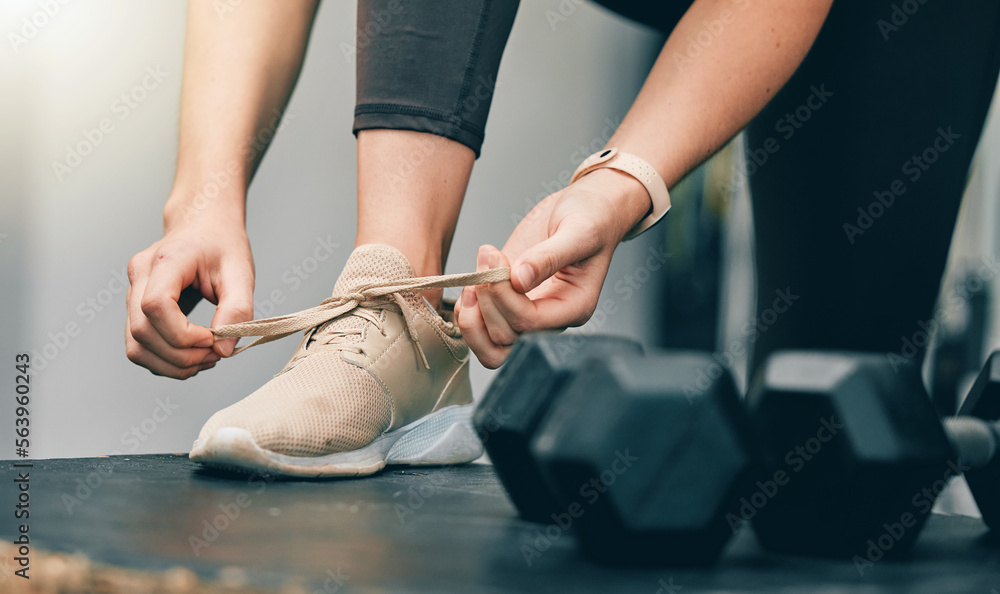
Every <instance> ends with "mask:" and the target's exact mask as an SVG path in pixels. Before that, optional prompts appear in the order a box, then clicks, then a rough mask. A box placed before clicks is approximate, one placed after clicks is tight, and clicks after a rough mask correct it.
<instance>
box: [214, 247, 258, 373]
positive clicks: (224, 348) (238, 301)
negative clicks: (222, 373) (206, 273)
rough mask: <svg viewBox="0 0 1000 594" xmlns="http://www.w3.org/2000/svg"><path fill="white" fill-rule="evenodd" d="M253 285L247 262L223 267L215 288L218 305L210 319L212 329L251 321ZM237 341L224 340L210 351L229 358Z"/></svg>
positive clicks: (252, 276) (250, 267) (251, 269)
mask: <svg viewBox="0 0 1000 594" xmlns="http://www.w3.org/2000/svg"><path fill="white" fill-rule="evenodd" d="M253 283H254V275H253V267H252V266H251V265H250V264H249V263H248V262H240V263H234V264H228V265H226V264H224V265H223V267H222V270H221V274H220V283H219V285H218V286H216V287H215V294H216V295H218V296H219V305H218V307H216V309H215V316H214V317H213V318H212V328H218V327H219V326H225V325H226V324H237V323H239V322H248V321H250V320H252V319H253ZM238 340H239V339H238V338H224V339H222V340H219V341H218V342H216V343H215V345H214V346H213V347H212V349H213V350H214V351H215V353H217V354H218V355H220V356H222V357H229V356H230V355H232V354H233V350H234V349H235V348H236V342H237V341H238Z"/></svg>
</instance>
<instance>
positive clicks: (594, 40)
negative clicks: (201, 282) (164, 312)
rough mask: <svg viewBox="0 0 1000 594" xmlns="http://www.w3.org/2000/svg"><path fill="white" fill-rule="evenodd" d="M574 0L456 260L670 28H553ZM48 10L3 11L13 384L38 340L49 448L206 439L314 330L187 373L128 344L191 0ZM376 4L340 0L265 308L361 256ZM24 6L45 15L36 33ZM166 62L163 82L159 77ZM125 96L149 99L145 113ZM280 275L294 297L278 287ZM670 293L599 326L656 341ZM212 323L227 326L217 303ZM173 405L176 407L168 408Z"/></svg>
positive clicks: (508, 114) (509, 122)
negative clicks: (164, 373) (89, 143)
mask: <svg viewBox="0 0 1000 594" xmlns="http://www.w3.org/2000/svg"><path fill="white" fill-rule="evenodd" d="M559 5H560V3H559V2H558V0H525V1H524V2H522V6H521V11H520V14H519V15H518V19H517V22H516V24H515V27H514V31H513V34H512V36H511V41H510V44H509V46H508V51H507V53H506V56H505V58H504V62H503V66H502V70H501V73H500V77H499V85H498V90H497V98H496V100H495V103H494V108H493V115H492V118H491V121H490V125H489V129H488V134H487V141H486V144H485V147H484V150H483V157H482V158H481V159H480V161H479V162H478V163H477V165H476V169H475V172H474V174H473V179H472V182H471V186H470V188H469V194H468V200H467V203H466V207H465V209H464V211H463V213H462V218H461V222H460V228H459V231H458V233H457V235H456V238H455V243H454V246H453V249H452V255H451V260H450V262H449V267H448V272H461V271H467V270H472V269H473V267H474V262H475V253H476V248H477V247H478V245H479V244H480V243H483V242H492V243H495V244H502V243H503V242H504V241H505V239H506V237H507V235H508V234H509V232H510V231H511V230H512V229H513V226H514V223H513V221H514V220H516V219H517V218H518V217H519V216H522V215H523V214H524V213H525V212H526V208H527V205H528V204H530V203H531V202H533V201H534V200H537V199H538V197H539V195H540V194H543V193H545V188H546V187H553V188H554V187H555V185H556V184H555V182H554V180H557V179H558V178H559V176H560V175H561V174H565V173H568V172H571V171H572V170H573V169H574V168H575V167H576V165H577V164H578V163H579V161H580V160H582V159H583V157H584V156H586V155H587V154H589V152H591V151H592V150H596V148H599V145H601V144H603V141H604V139H605V138H606V134H608V133H609V129H608V125H607V123H606V122H607V121H609V120H610V121H613V122H615V123H616V122H617V121H618V119H619V118H621V117H622V116H623V115H624V113H625V111H626V109H627V106H628V104H629V103H630V101H631V99H632V98H633V97H634V95H635V93H636V92H637V89H638V87H639V85H640V83H641V79H642V75H643V74H644V70H645V68H646V66H647V65H648V64H649V59H650V55H651V52H652V51H653V50H654V49H655V46H656V37H655V36H654V35H653V34H651V33H650V32H648V31H645V30H642V29H640V28H637V27H635V26H633V25H630V24H627V23H625V22H623V21H621V20H619V19H617V18H616V17H613V16H611V15H609V14H608V13H606V12H604V11H603V10H600V9H596V8H592V7H591V6H589V5H583V6H581V7H579V8H575V9H574V10H573V11H572V12H571V13H569V14H567V15H566V19H565V20H564V21H560V22H558V23H556V24H555V25H554V26H553V25H552V24H550V22H549V20H548V18H547V15H546V12H547V11H553V12H556V13H557V12H559V10H560V6H559ZM570 5H571V3H565V2H564V3H563V10H564V11H565V10H566V8H567V6H570ZM574 6H575V5H574ZM237 9H238V8H237ZM40 10H41V9H40V8H39V4H38V3H36V2H30V1H27V0H25V1H18V2H4V3H3V5H2V6H0V32H2V33H3V40H0V42H5V41H6V42H7V43H6V44H5V45H2V46H0V60H2V61H0V80H2V81H3V83H2V84H3V92H2V93H0V114H2V115H0V118H2V122H0V124H2V128H0V129H2V131H3V132H2V134H3V136H2V137H0V175H2V178H0V278H2V283H0V287H2V288H0V311H2V319H0V369H2V370H3V371H2V372H0V382H2V383H0V386H2V391H3V393H5V394H7V393H10V391H11V386H12V385H13V381H14V380H13V364H14V355H15V353H18V352H25V351H27V352H34V353H36V355H35V357H34V359H35V365H34V369H33V372H32V373H33V375H32V384H31V385H32V397H33V400H32V406H31V414H32V417H31V420H32V426H31V428H32V444H31V445H32V449H31V453H32V456H33V457H37V458H42V457H68V456H92V455H105V454H109V453H112V452H121V453H152V452H182V451H187V449H188V448H189V446H190V444H191V442H192V440H193V439H194V437H195V436H196V435H197V432H198V429H199V428H200V427H201V425H202V423H203V422H204V421H205V420H206V419H207V418H208V417H209V415H211V414H212V413H213V412H215V411H216V410H218V409H219V408H222V407H224V406H226V405H228V404H230V403H231V402H234V401H236V400H238V399H239V398H242V397H243V396H245V395H246V394H249V393H250V392H252V391H253V390H254V389H256V388H257V387H258V386H259V385H261V384H262V383H264V382H265V381H267V379H268V378H270V377H271V375H272V374H273V373H275V372H276V371H277V370H278V369H279V368H280V367H281V366H282V365H283V364H284V362H285V360H286V359H287V357H288V356H289V354H290V352H291V350H292V349H293V348H294V346H295V345H294V342H295V341H294V340H293V339H291V338H289V339H286V340H285V341H282V342H279V343H275V344H271V345H267V346H263V347H260V348H258V349H254V350H252V351H249V352H247V353H245V354H243V355H241V356H239V357H237V358H235V359H232V360H228V361H223V362H221V363H220V364H219V365H218V366H217V367H216V368H215V369H213V370H211V371H210V372H207V373H202V374H200V375H199V376H198V377H196V378H193V379H191V380H189V381H186V382H178V381H175V380H169V379H165V378H159V377H155V376H153V375H151V374H150V373H148V372H147V371H145V370H144V369H141V368H139V367H137V366H135V365H133V364H131V363H129V362H128V360H127V359H126V358H125V355H124V348H123V345H124V342H123V332H124V322H125V315H124V302H125V290H124V289H125V286H124V284H123V281H122V279H123V272H124V268H125V265H126V262H127V261H128V259H129V257H131V255H132V254H134V253H135V252H137V251H139V250H141V249H143V248H145V247H146V246H148V245H149V244H150V243H152V242H153V241H155V240H156V239H158V238H159V237H160V235H161V219H160V213H161V208H162V205H163V202H164V200H165V198H166V196H167V193H168V191H169V190H170V185H171V180H172V175H173V167H174V161H175V151H176V127H177V111H178V99H179V89H180V80H181V58H182V43H183V35H184V4H183V3H182V2H179V1H177V0H157V1H145V2H128V1H126V0H90V1H88V2H86V3H84V2H69V3H67V4H66V5H65V6H61V8H60V10H59V12H58V13H56V14H54V15H51V16H46V15H43V16H41V17H40V16H38V14H39V12H40ZM355 10H356V8H355V3H354V2H334V1H328V2H326V3H324V5H323V6H322V8H321V10H320V13H319V18H318V22H317V24H316V29H315V31H314V35H313V38H312V41H311V45H310V48H309V55H308V58H307V61H306V66H305V70H304V72H303V74H302V77H301V80H300V82H299V86H298V89H297V90H296V92H295V95H294V97H293V99H292V102H291V105H290V106H289V108H288V115H287V118H286V123H285V125H284V127H283V129H282V130H281V132H280V134H278V136H277V139H276V140H275V142H274V145H273V146H272V148H271V151H270V152H269V154H268V155H267V157H266V158H265V160H264V163H263V165H262V167H261V169H260V172H259V174H258V176H257V179H256V180H255V182H254V185H253V187H252V190H251V192H250V194H251V195H250V198H249V200H250V214H249V220H248V225H249V232H250V236H251V241H252V244H253V249H254V254H255V256H256V264H257V290H256V301H257V303H256V304H257V307H258V309H259V311H260V313H259V315H267V314H268V313H270V314H273V315H276V314H279V313H288V312H292V311H297V310H299V309H302V308H306V307H311V306H313V305H316V304H318V303H319V301H320V300H322V299H324V298H325V297H327V296H329V293H330V291H331V289H332V287H333V283H334V280H335V279H336V277H337V275H338V274H339V272H340V268H341V266H342V264H343V262H344V260H346V258H347V256H348V254H349V253H350V249H351V245H352V243H353V240H354V219H355V206H354V193H355V184H356V177H355V165H356V161H355V145H354V138H353V136H352V135H351V133H350V128H351V121H352V110H353V102H354V62H353V60H352V59H349V58H346V57H345V55H344V52H343V45H344V44H352V43H353V40H354V18H355ZM24 19H28V20H29V21H30V20H32V19H34V20H35V21H36V22H39V23H43V24H42V25H41V26H40V27H36V28H34V29H32V27H31V26H28V27H27V29H25V24H24V23H25V21H24ZM22 30H23V31H22ZM9 32H14V33H16V34H19V35H20V34H22V33H23V32H26V34H24V35H23V37H24V41H25V43H23V44H21V43H19V42H18V43H17V44H12V43H9V41H10V40H9V38H8V33H9ZM150 68H151V69H153V70H154V71H156V70H158V71H159V72H160V73H161V75H160V76H161V77H162V80H161V81H160V82H159V83H157V85H156V87H155V88H153V89H152V90H148V91H145V90H137V88H138V87H137V85H141V83H142V81H143V78H144V76H146V73H147V69H150ZM152 81H153V79H152V78H149V79H147V83H152ZM149 86H150V87H152V86H153V85H152V84H149ZM123 93H125V94H133V95H134V97H135V101H134V103H133V107H128V108H127V110H126V109H125V107H126V106H127V104H126V103H123V102H122V101H121V99H120V96H121V95H122V94H123ZM105 119H108V120H109V121H108V122H105V127H106V128H107V129H109V130H110V132H106V133H104V134H103V138H102V139H101V140H100V141H99V142H97V141H96V138H97V137H96V134H95V133H92V132H91V133H85V132H84V130H92V129H95V128H98V129H99V128H100V125H101V122H102V120H105ZM87 134H90V136H91V137H92V138H94V139H95V144H96V146H95V147H94V150H93V151H92V152H91V153H90V154H88V155H85V156H83V157H82V158H81V160H80V162H79V164H76V163H75V161H72V162H70V165H71V166H72V167H71V170H70V171H66V170H62V171H60V172H58V173H57V171H55V169H54V163H58V162H63V163H65V161H66V158H67V157H66V148H65V147H66V146H67V145H72V146H76V145H77V144H78V143H80V142H81V141H85V140H86V137H87ZM328 238H329V240H330V241H332V242H334V243H335V244H336V245H337V247H336V248H334V249H333V251H332V254H331V257H330V258H329V259H328V260H326V261H325V262H322V263H319V265H318V266H317V267H316V269H315V272H313V273H312V274H311V275H310V276H309V278H308V280H307V281H306V282H304V283H302V285H301V286H300V287H294V286H293V285H291V284H289V283H287V282H285V281H284V280H283V276H284V275H285V273H286V272H287V271H289V270H291V268H292V267H293V266H295V265H299V266H303V265H305V266H306V267H307V268H308V267H311V265H312V263H311V262H308V261H307V259H308V258H309V257H310V256H311V254H313V252H314V250H315V248H316V246H317V244H318V242H320V241H324V240H327V239H328ZM655 239H656V238H655V237H653V236H652V235H651V234H650V236H649V237H644V238H643V240H640V241H636V242H632V243H630V244H626V245H625V246H623V247H622V248H621V249H620V250H619V256H618V258H617V261H616V263H615V266H614V268H613V269H612V271H611V275H610V276H609V284H608V285H607V290H608V292H611V291H612V290H613V289H612V287H613V286H614V284H615V282H616V281H617V280H620V279H622V278H624V277H625V276H626V275H628V274H631V273H632V272H634V271H635V270H636V269H637V267H638V266H641V262H642V261H643V260H644V259H645V256H644V254H645V252H646V250H647V249H648V248H649V247H650V245H651V242H654V241H655ZM274 291H279V292H280V294H281V297H282V298H283V299H284V302H283V303H281V304H270V303H269V298H270V296H271V294H272V293H273V292H274ZM653 293H654V292H653V291H650V290H646V291H640V292H638V293H637V294H636V296H635V297H633V298H632V299H630V300H629V301H628V302H622V299H621V298H620V296H619V298H618V299H617V302H616V305H618V306H620V307H616V308H614V311H613V312H612V313H610V314H609V315H607V316H606V317H604V316H602V317H600V318H599V319H595V320H594V322H593V323H591V324H590V325H589V326H588V327H587V328H586V329H585V330H584V331H591V330H596V329H599V330H600V331H602V332H612V333H619V334H632V335H637V336H645V335H646V334H647V333H648V332H650V329H649V327H648V325H646V324H644V317H643V311H645V309H646V308H647V307H649V306H650V304H651V302H652V300H653ZM269 305H273V311H272V310H271V309H269ZM194 317H195V321H197V322H199V323H206V324H207V323H208V321H209V320H210V319H211V311H210V307H209V306H206V305H202V306H199V309H198V310H196V312H195V315H194ZM67 328H68V329H69V332H67ZM70 334H72V336H70ZM473 376H474V383H475V386H476V388H477V393H479V394H481V391H482V389H483V387H484V386H485V385H486V383H487V382H488V380H489V377H490V373H488V372H487V371H486V370H484V369H482V368H476V369H475V370H474V372H473ZM164 405H166V407H167V408H169V414H168V415H165V414H164V413H163V412H162V411H158V408H160V407H162V406H164ZM156 417H159V419H160V420H156ZM12 419H13V407H12V405H11V403H10V401H9V400H8V399H7V398H6V397H4V399H3V402H2V404H0V458H9V457H11V456H12V455H13V451H12V445H13V421H12Z"/></svg>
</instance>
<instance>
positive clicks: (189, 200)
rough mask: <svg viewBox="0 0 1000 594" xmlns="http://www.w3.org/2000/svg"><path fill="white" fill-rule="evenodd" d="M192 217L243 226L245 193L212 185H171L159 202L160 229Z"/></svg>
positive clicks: (185, 222)
mask: <svg viewBox="0 0 1000 594" xmlns="http://www.w3.org/2000/svg"><path fill="white" fill-rule="evenodd" d="M195 221H210V222H211V223H213V224H227V225H232V224H235V225H239V226H241V227H245V226H246V194H245V193H244V192H240V191H235V190H231V189H218V188H217V186H214V187H213V186H212V185H202V186H201V187H196V188H193V189H188V188H177V187H175V188H174V189H173V191H171V193H170V196H169V197H168V198H167V202H166V204H164V206H163V229H164V231H169V230H170V229H171V228H173V227H176V226H179V225H184V224H188V223H192V222H195Z"/></svg>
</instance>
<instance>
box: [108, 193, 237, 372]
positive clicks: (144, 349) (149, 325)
mask: <svg viewBox="0 0 1000 594" xmlns="http://www.w3.org/2000/svg"><path fill="white" fill-rule="evenodd" d="M164 220H165V224H164V234H163V239H161V240H159V241H157V242H156V243H154V244H153V245H151V246H149V247H148V248H146V249H144V250H142V251H141V252H139V253H138V254H136V255H135V256H133V257H132V259H131V260H129V263H128V279H129V283H130V285H131V286H130V287H129V290H128V294H127V296H126V307H127V314H128V318H127V322H126V327H125V354H126V356H127V357H128V358H129V360H130V361H132V362H133V363H136V364H137V365H141V366H143V367H145V368H146V369H149V370H150V371H151V372H153V374H155V375H165V376H167V377H172V378H176V379H187V378H189V377H191V376H193V375H195V374H196V373H198V372H199V371H201V370H204V369H210V368H212V367H214V366H215V363H216V362H217V361H218V360H219V359H220V358H222V357H228V356H230V355H231V354H232V352H233V349H234V348H235V346H236V341H237V339H235V338H230V339H223V340H220V341H218V342H215V336H214V335H213V334H212V332H211V331H210V330H209V329H208V328H205V327H203V326H198V325H197V324H192V323H190V322H188V320H187V314H188V313H190V312H191V310H192V309H194V306H195V305H196V304H197V303H198V301H200V300H201V299H202V298H204V299H206V300H208V301H209V302H211V303H213V304H215V305H216V306H217V308H216V310H215V317H214V318H213V319H212V327H213V328H214V327H218V326H222V325H224V324H233V323H236V322H246V321H249V320H252V319H253V287H254V265H253V256H252V255H251V253H250V241H249V240H248V239H247V234H246V228H245V226H244V224H243V221H242V219H241V218H237V217H233V216H212V215H209V214H208V213H200V214H199V215H198V216H197V217H196V218H194V219H191V220H185V221H181V222H178V223H177V224H170V222H168V221H167V219H166V217H165V219H164Z"/></svg>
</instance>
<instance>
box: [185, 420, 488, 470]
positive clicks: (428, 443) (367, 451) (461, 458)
mask: <svg viewBox="0 0 1000 594" xmlns="http://www.w3.org/2000/svg"><path fill="white" fill-rule="evenodd" d="M474 409H475V404H466V405H454V406H448V407H445V408H442V409H441V410H438V411H435V412H433V413H431V414H429V415H427V416H426V417H423V418H422V419H419V420H417V421H414V422H413V423H410V424H409V425H406V426H405V427H400V428H399V429H394V430H393V431H390V432H388V433H386V434H384V435H382V436H380V437H378V438H377V439H376V440H375V441H373V442H371V443H370V444H368V445H366V446H364V447H362V448H359V449H357V450H353V451H350V452H338V453H336V454H329V455H326V456H315V457H313V456H287V455H285V454H279V453H277V452H272V451H270V450H265V449H264V448H262V447H260V446H259V445H257V443H256V442H255V441H254V439H253V436H251V435H250V432H249V431H247V430H246V429H240V428H238V427H223V428H222V429H219V430H218V431H216V432H215V433H214V434H212V436H211V437H209V438H208V439H207V440H205V442H204V443H201V442H198V441H196V442H195V443H194V447H193V448H192V450H191V454H190V458H191V459H192V460H194V461H196V462H199V463H201V464H204V465H206V466H211V467H215V468H224V469H227V470H235V471H238V472H248V471H249V472H256V473H263V474H271V475H283V476H295V477H338V476H339V477H351V476H364V475H369V474H373V473H376V472H378V471H379V470H382V469H383V468H385V467H386V466H387V465H390V464H401V465H409V466H432V465H442V464H463V463H465V462H472V461H473V460H475V459H476V458H478V457H480V456H481V455H482V454H483V444H482V443H481V442H480V441H479V438H478V437H476V430H475V429H474V428H473V426H472V413H473V410H474Z"/></svg>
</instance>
